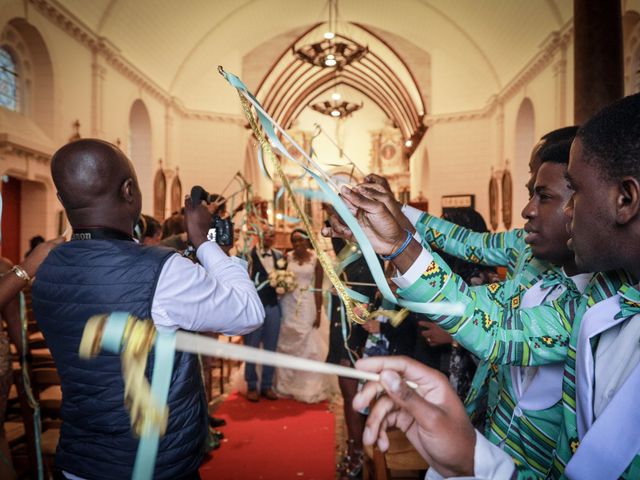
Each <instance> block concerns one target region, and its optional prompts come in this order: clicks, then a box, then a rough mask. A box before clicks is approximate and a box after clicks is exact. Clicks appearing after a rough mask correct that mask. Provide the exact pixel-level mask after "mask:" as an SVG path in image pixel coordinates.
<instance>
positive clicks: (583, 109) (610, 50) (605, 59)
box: [573, 0, 624, 125]
mask: <svg viewBox="0 0 640 480" xmlns="http://www.w3.org/2000/svg"><path fill="white" fill-rule="evenodd" d="M573 24H574V35H575V42H574V60H575V77H574V118H575V122H576V124H578V125H579V124H582V123H584V122H585V121H586V120H587V119H589V118H590V117H591V116H592V115H593V114H595V113H596V112H597V111H598V110H600V109H601V108H603V107H605V106H606V105H609V104H610V103H612V102H614V101H615V100H617V99H619V98H622V97H623V96H624V69H623V54H622V9H621V6H620V0H573Z"/></svg>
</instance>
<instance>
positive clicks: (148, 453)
mask: <svg viewBox="0 0 640 480" xmlns="http://www.w3.org/2000/svg"><path fill="white" fill-rule="evenodd" d="M175 351H176V335H175V333H173V332H156V344H155V356H154V363H153V374H152V376H151V395H152V396H153V398H154V399H155V400H156V402H159V403H160V404H161V405H166V403H167V397H168V396H169V386H170V385H171V374H172V372H173V360H174V358H175ZM159 444H160V428H159V426H158V425H152V426H147V428H146V429H145V431H144V432H143V433H142V435H141V436H140V443H139V444H138V452H137V453H136V463H135V464H134V467H133V475H132V478H133V479H134V480H147V479H151V478H153V471H154V468H155V465H156V457H157V456H158V445H159Z"/></svg>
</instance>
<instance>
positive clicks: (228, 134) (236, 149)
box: [176, 118, 247, 194]
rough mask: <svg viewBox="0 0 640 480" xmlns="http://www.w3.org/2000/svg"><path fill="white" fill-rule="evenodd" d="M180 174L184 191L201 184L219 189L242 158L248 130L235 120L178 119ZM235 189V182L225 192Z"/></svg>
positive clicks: (217, 191) (212, 190)
mask: <svg viewBox="0 0 640 480" xmlns="http://www.w3.org/2000/svg"><path fill="white" fill-rule="evenodd" d="M178 123H179V127H180V128H179V132H180V133H179V158H178V159H177V160H176V164H177V165H179V167H180V178H181V181H182V188H183V193H184V194H187V193H189V192H190V191H191V187H193V186H194V185H201V186H202V187H204V189H205V190H207V191H208V192H210V193H220V192H221V191H222V189H223V188H224V187H225V186H226V185H227V183H229V181H230V180H231V179H232V177H233V176H234V175H235V173H236V172H237V171H239V170H240V171H242V169H243V166H244V159H245V146H246V141H247V131H246V130H245V129H244V128H243V127H242V126H241V125H238V124H236V123H225V122H220V121H203V120H193V119H184V118H183V119H181V120H180V121H179V122H178ZM236 189H237V184H236V183H234V184H233V185H232V186H231V187H230V191H228V192H227V194H229V193H232V192H233V191H234V190H236Z"/></svg>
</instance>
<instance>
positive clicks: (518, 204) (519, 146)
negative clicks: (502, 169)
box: [508, 97, 536, 226]
mask: <svg viewBox="0 0 640 480" xmlns="http://www.w3.org/2000/svg"><path fill="white" fill-rule="evenodd" d="M535 124H536V118H535V109H534V107H533V102H532V101H531V99H529V98H528V97H525V98H524V99H523V100H522V102H521V103H520V107H519V108H518V114H517V115H516V130H515V142H514V145H515V148H514V158H513V162H510V163H511V165H509V167H508V168H510V169H511V170H512V172H513V184H514V185H516V187H515V188H514V189H513V204H512V208H513V210H514V211H513V212H512V213H513V214H514V215H513V218H514V224H515V225H516V226H517V224H518V221H519V218H520V217H519V215H520V209H522V208H523V207H524V205H525V203H526V202H527V198H528V193H527V191H526V190H525V189H524V188H521V187H522V185H524V184H525V183H526V182H527V181H528V179H529V159H530V157H531V150H532V149H533V145H534V144H535V143H536V125H535Z"/></svg>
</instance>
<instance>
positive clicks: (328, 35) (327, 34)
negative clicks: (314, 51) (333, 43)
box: [324, 32, 336, 40]
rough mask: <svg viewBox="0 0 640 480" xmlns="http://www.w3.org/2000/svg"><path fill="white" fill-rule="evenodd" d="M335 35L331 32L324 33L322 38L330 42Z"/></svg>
mask: <svg viewBox="0 0 640 480" xmlns="http://www.w3.org/2000/svg"><path fill="white" fill-rule="evenodd" d="M335 36H336V34H335V33H333V32H324V38H326V39H327V40H332V39H333V38H335Z"/></svg>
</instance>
